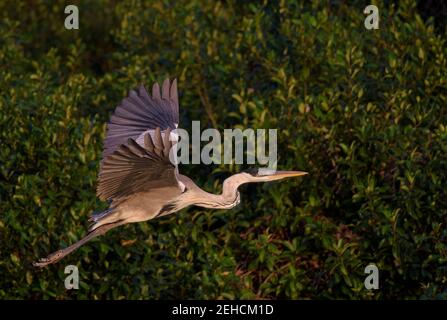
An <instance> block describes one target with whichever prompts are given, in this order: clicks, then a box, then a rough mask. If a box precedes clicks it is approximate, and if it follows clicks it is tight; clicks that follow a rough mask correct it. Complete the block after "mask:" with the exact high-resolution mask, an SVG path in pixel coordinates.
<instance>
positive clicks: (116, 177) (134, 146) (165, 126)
mask: <svg viewBox="0 0 447 320" xmlns="http://www.w3.org/2000/svg"><path fill="white" fill-rule="evenodd" d="M178 110H179V103H178V94H177V81H176V80H174V81H173V82H172V83H171V82H170V81H169V79H166V80H165V81H164V82H163V85H162V87H161V90H160V87H159V85H158V84H157V83H155V84H154V85H153V87H152V94H151V95H149V94H148V92H147V91H146V89H145V88H144V86H140V87H139V88H138V90H136V91H135V90H131V91H130V93H129V96H128V97H127V98H125V99H124V100H123V101H122V102H121V104H120V105H119V106H118V107H117V108H116V109H115V112H114V114H113V115H112V116H111V118H110V122H109V123H108V125H107V132H106V137H105V140H104V150H103V159H102V161H101V164H100V172H99V175H98V186H97V196H98V197H99V198H100V199H101V200H104V201H108V202H109V204H110V207H109V208H108V209H107V210H105V211H104V212H100V213H96V214H93V215H92V217H91V219H90V221H92V222H93V224H92V226H91V227H90V229H89V233H88V234H87V235H86V236H85V237H84V238H82V239H81V240H79V241H78V242H76V243H75V244H73V245H71V246H69V247H67V248H65V249H62V250H59V251H56V252H54V253H52V254H50V255H49V256H48V257H47V258H44V259H40V260H39V261H38V262H36V263H34V266H36V267H45V266H47V265H49V264H52V263H55V262H57V261H59V260H60V259H62V258H63V257H65V256H66V255H68V254H69V253H71V252H73V251H74V250H76V249H77V248H79V247H80V246H82V245H84V244H85V243H86V242H88V241H90V240H91V239H93V238H95V237H97V236H99V235H102V234H104V233H106V232H107V231H108V230H110V229H113V228H115V227H117V226H121V225H123V224H127V223H133V222H142V221H147V220H151V219H154V218H157V217H161V216H165V215H168V214H171V213H174V212H177V211H179V210H181V209H183V208H185V207H187V206H190V205H196V206H201V207H205V208H211V209H231V208H233V207H234V206H236V205H237V204H239V202H240V193H239V191H238V187H239V186H240V185H242V184H244V183H248V182H264V181H273V180H279V179H283V178H287V177H296V176H301V175H304V174H306V173H305V172H301V171H276V172H272V173H271V174H264V175H260V174H258V171H257V170H255V171H250V172H241V173H238V174H235V175H233V176H231V177H229V178H227V179H226V180H225V181H224V183H223V188H222V193H221V194H218V195H216V194H211V193H208V192H205V191H204V190H202V189H200V188H199V187H198V186H197V185H196V184H195V183H194V182H193V181H192V180H191V179H190V178H188V177H187V176H184V175H181V174H180V173H179V172H178V168H177V166H176V165H175V164H174V163H172V162H171V160H170V152H171V153H172V152H174V153H175V149H173V148H175V143H176V135H175V134H171V132H174V131H175V130H176V128H177V126H178V124H179V111H178Z"/></svg>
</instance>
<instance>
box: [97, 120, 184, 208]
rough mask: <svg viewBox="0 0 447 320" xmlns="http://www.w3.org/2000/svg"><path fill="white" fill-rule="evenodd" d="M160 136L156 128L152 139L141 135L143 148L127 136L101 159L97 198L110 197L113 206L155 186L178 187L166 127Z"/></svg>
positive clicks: (170, 143)
mask: <svg viewBox="0 0 447 320" xmlns="http://www.w3.org/2000/svg"><path fill="white" fill-rule="evenodd" d="M166 133H167V134H165V135H164V136H163V137H162V135H161V130H160V128H158V127H157V128H156V129H155V133H154V138H152V137H151V135H150V134H149V133H146V134H145V135H144V147H142V146H140V145H139V144H138V143H137V142H135V140H134V139H132V138H129V140H128V143H127V144H121V145H119V146H118V148H117V149H116V150H115V151H114V152H113V153H112V154H111V155H108V156H107V157H106V158H105V159H103V162H102V165H101V169H100V172H99V181H98V187H97V190H96V193H97V195H98V197H99V198H100V199H101V200H111V201H112V207H115V206H116V205H118V204H119V203H121V202H122V201H123V200H125V199H127V198H128V197H130V196H132V195H134V194H136V193H140V192H147V191H149V190H154V189H157V188H165V187H176V188H179V189H181V188H180V186H179V182H178V180H177V177H176V173H175V170H176V166H175V165H174V164H172V163H171V161H170V159H169V151H170V149H171V148H172V142H171V141H170V140H169V137H170V129H169V128H168V129H167V132H166Z"/></svg>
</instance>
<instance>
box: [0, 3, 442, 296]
mask: <svg viewBox="0 0 447 320" xmlns="http://www.w3.org/2000/svg"><path fill="white" fill-rule="evenodd" d="M64 6H65V3H64V1H55V2H53V1H51V2H48V1H43V0H34V1H27V2H23V3H22V2H17V1H15V2H2V3H1V4H0V18H1V19H0V66H1V68H0V92H1V96H0V129H1V130H0V139H1V148H0V169H1V171H0V172H1V175H0V179H1V180H0V182H1V184H0V197H1V198H0V200H1V202H0V239H1V247H0V254H1V259H0V273H1V275H2V277H1V278H0V297H1V298H32V299H38V298H58V299H67V298H82V299H85V298H93V299H99V298H115V299H122V298H130V299H140V298H144V299H147V298H230V299H232V298H293V299H295V298H313V299H318V298H341V299H344V298H362V299H381V298H446V297H447V267H446V266H447V244H446V243H447V228H446V223H447V218H446V217H447V193H446V182H447V158H446V152H447V144H446V142H447V121H446V120H447V114H446V110H447V108H446V102H447V101H446V73H447V62H446V59H447V56H446V54H447V50H446V39H445V36H446V30H445V27H443V26H441V27H439V26H437V28H435V26H434V20H433V19H431V18H429V19H428V20H426V21H424V20H422V19H421V18H420V15H419V13H418V11H417V6H416V4H415V3H413V2H411V1H402V2H400V3H399V6H397V5H392V4H389V3H383V2H381V1H378V7H379V9H380V17H381V24H380V29H379V30H373V31H368V30H366V29H365V28H364V27H363V21H364V19H365V16H364V14H363V9H364V4H363V3H360V4H359V3H357V4H351V5H346V4H343V3H339V2H337V1H334V2H331V1H329V2H328V1H320V3H318V2H313V4H311V2H310V1H303V2H297V1H280V2H279V3H277V2H267V1H264V2H244V3H242V2H235V1H221V2H208V3H205V2H201V1H192V2H191V1H175V5H174V1H172V2H169V1H164V2H160V3H158V2H157V3H155V2H149V1H148V2H146V1H137V0H135V1H125V2H121V1H106V0H98V1H83V2H81V3H79V10H80V19H81V21H80V29H79V30H77V31H75V30H72V31H69V30H65V29H64V28H63V21H64V17H65V16H64V13H63V9H64ZM435 30H436V31H435ZM166 76H170V77H177V78H178V79H179V88H180V94H181V102H180V104H181V118H182V124H183V125H184V127H186V128H189V127H190V122H191V120H201V122H202V127H203V128H206V127H217V128H218V129H220V130H223V129H224V128H233V127H241V128H247V127H251V128H278V139H279V140H278V142H279V146H278V150H279V164H280V167H281V168H288V169H301V170H306V171H308V172H309V173H310V175H309V176H307V177H305V178H302V179H299V180H298V179H297V180H296V181H288V182H282V183H272V184H268V185H267V184H265V185H256V186H246V187H243V188H242V192H241V193H242V203H241V205H240V206H239V207H237V208H235V209H233V210H229V211H212V210H205V209H201V208H195V207H194V208H189V209H186V210H183V211H182V212H180V213H179V214H177V215H173V216H168V217H164V218H161V219H158V220H154V221H151V222H148V223H141V224H136V225H129V226H125V227H122V228H120V229H116V230H114V231H111V232H110V233H109V234H108V235H107V236H105V237H102V238H101V239H99V240H95V241H93V242H92V243H90V244H89V245H87V246H85V247H83V248H81V249H80V250H79V251H77V252H76V253H74V254H72V255H71V256H69V257H68V258H66V260H64V261H62V262H61V263H59V264H57V265H53V266H50V267H48V268H47V269H44V270H42V271H39V270H35V269H33V268H32V267H31V262H32V261H34V260H36V259H37V258H39V257H42V256H45V255H46V254H47V253H49V252H51V251H54V250H56V249H59V248H60V247H64V246H67V245H68V244H70V243H72V242H74V241H76V240H77V239H79V238H80V237H81V236H82V235H83V234H84V233H85V231H86V228H87V225H88V223H87V219H88V216H89V214H90V213H91V212H92V211H97V210H100V209H103V208H105V207H106V204H104V203H101V202H100V201H99V200H97V199H96V196H95V186H96V177H97V170H98V164H99V160H100V154H101V149H102V139H103V137H104V133H105V123H106V121H107V120H108V117H109V115H110V113H111V112H112V110H113V109H114V107H115V106H116V105H117V104H118V103H119V101H120V100H121V99H122V98H123V97H124V96H125V95H126V94H127V92H128V90H129V89H131V88H134V87H136V86H137V85H138V84H139V83H145V84H146V85H150V84H151V83H152V82H153V81H155V80H158V81H160V80H163V79H164V78H165V77H166ZM240 169H241V168H240V167H239V166H236V165H234V166H227V165H221V166H203V165H200V166H198V165H195V166H193V165H191V166H183V167H182V168H181V170H182V172H183V173H185V174H187V175H189V176H191V177H193V178H194V179H195V180H196V181H197V183H198V184H199V185H200V186H203V187H204V188H205V189H207V190H209V191H214V192H218V191H219V190H220V188H221V181H222V180H223V179H224V178H225V177H226V176H228V175H229V174H231V173H234V172H237V171H238V170H240ZM369 263H375V264H377V266H378V267H379V269H380V272H381V273H380V275H381V278H380V289H379V290H376V291H368V290H366V289H365V288H364V284H363V281H364V278H365V274H364V273H363V271H364V268H365V266H366V265H368V264H369ZM67 264H76V265H78V266H79V268H80V269H79V270H80V276H81V288H80V289H79V290H77V291H76V290H74V291H66V290H65V288H64V282H63V280H64V277H65V275H64V267H65V266H66V265H67Z"/></svg>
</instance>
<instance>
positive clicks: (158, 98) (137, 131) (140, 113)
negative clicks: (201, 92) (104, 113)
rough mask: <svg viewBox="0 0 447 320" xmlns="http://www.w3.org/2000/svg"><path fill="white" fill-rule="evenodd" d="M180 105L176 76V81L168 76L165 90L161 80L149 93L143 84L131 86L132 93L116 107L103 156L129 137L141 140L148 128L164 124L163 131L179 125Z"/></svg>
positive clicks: (164, 83)
mask: <svg viewBox="0 0 447 320" xmlns="http://www.w3.org/2000/svg"><path fill="white" fill-rule="evenodd" d="M178 109H179V103H178V94H177V80H176V79H174V81H172V83H170V82H169V79H166V80H165V81H164V82H163V85H162V88H161V92H160V87H159V85H158V83H155V84H154V85H153V87H152V95H149V94H148V93H147V91H146V88H145V87H144V86H143V85H141V86H140V87H139V88H138V90H131V91H130V93H129V96H128V97H127V98H124V100H123V101H122V102H121V104H120V105H119V106H118V107H117V108H116V109H115V112H114V114H113V115H112V117H111V118H110V122H109V123H108V124H107V134H106V138H105V140H104V151H103V159H105V158H106V157H107V156H108V155H110V154H112V153H113V152H114V151H115V150H116V149H117V148H118V147H119V146H120V145H122V144H125V143H126V142H127V140H128V139H129V138H131V139H134V140H137V138H138V137H141V136H142V135H143V134H144V133H145V132H148V131H153V130H155V128H160V129H161V130H162V131H164V130H166V129H168V128H170V129H171V130H174V129H175V128H177V126H178V123H179V111H178ZM140 140H141V139H139V141H140ZM139 141H138V142H139Z"/></svg>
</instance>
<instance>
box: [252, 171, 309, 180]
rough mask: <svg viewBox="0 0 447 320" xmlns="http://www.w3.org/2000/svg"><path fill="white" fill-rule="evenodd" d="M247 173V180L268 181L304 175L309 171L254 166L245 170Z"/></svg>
mask: <svg viewBox="0 0 447 320" xmlns="http://www.w3.org/2000/svg"><path fill="white" fill-rule="evenodd" d="M244 174H246V175H247V177H246V178H247V180H249V181H250V182H268V181H275V180H281V179H285V178H293V177H299V176H304V175H306V174H307V172H304V171H280V170H272V169H267V168H252V169H248V170H246V171H244Z"/></svg>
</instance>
